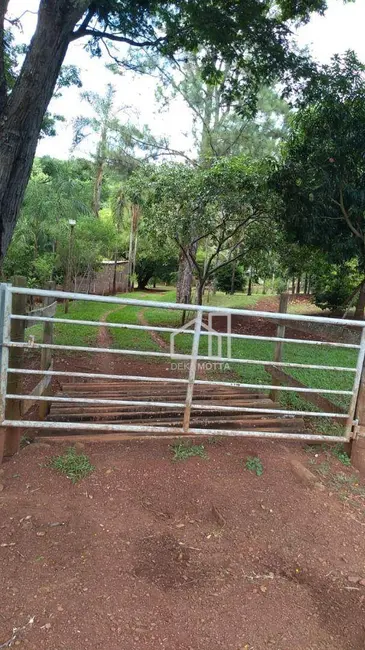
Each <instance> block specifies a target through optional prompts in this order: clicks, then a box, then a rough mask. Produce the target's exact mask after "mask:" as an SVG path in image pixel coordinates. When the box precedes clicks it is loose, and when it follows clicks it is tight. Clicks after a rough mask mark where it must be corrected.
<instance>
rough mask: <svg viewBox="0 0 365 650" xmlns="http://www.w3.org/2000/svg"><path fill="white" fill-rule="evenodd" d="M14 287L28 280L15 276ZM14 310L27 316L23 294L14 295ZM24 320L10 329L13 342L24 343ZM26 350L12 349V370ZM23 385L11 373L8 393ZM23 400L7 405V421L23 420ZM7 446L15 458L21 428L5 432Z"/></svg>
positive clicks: (25, 298) (10, 359) (6, 453)
mask: <svg viewBox="0 0 365 650" xmlns="http://www.w3.org/2000/svg"><path fill="white" fill-rule="evenodd" d="M12 284H13V286H14V287H25V286H26V284H27V280H26V278H25V277H23V276H21V275H15V276H14V277H13V278H12ZM11 297H12V308H11V313H13V314H20V315H21V314H25V311H26V304H27V297H26V295H22V294H12V296H11ZM24 330H25V321H24V320H13V321H12V322H11V327H10V337H11V340H12V341H16V342H21V343H23V342H24ZM23 356H24V350H23V349H21V348H10V352H9V366H10V368H21V367H22V365H23ZM20 383H21V378H20V375H17V374H14V373H10V374H9V375H8V381H7V389H6V390H7V392H8V393H11V394H19V387H20ZM21 404H22V402H21V400H20V399H19V400H10V401H9V402H8V403H7V405H6V419H7V420H20V419H21ZM5 431H6V433H5V445H4V456H14V454H16V453H18V451H19V449H20V438H21V429H20V428H19V427H9V428H8V429H6V430H5Z"/></svg>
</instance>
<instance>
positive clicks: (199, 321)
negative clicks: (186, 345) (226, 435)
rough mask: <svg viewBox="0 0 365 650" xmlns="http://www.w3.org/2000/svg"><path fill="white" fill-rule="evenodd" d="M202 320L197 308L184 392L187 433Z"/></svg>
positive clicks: (200, 312) (201, 313)
mask: <svg viewBox="0 0 365 650" xmlns="http://www.w3.org/2000/svg"><path fill="white" fill-rule="evenodd" d="M202 322H203V312H202V311H200V310H199V311H198V313H197V316H196V319H195V328H194V338H193V346H192V350H191V358H190V367H189V380H188V390H187V392H186V401H185V411H184V424H183V427H184V433H187V432H188V431H189V427H190V413H191V404H192V401H193V392H194V383H195V376H196V368H197V365H198V359H197V357H198V355H199V341H200V332H201V327H202Z"/></svg>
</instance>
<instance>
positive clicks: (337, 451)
mask: <svg viewBox="0 0 365 650" xmlns="http://www.w3.org/2000/svg"><path fill="white" fill-rule="evenodd" d="M332 454H333V455H334V456H336V458H337V460H339V461H340V463H342V464H343V465H346V467H351V458H350V457H349V456H348V454H347V453H346V452H345V451H344V448H343V445H336V446H335V447H333V449H332Z"/></svg>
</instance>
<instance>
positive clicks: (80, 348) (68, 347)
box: [4, 321, 356, 373]
mask: <svg viewBox="0 0 365 650" xmlns="http://www.w3.org/2000/svg"><path fill="white" fill-rule="evenodd" d="M70 322H71V323H73V324H75V321H70ZM178 333H179V332H178ZM4 345H8V347H11V348H31V349H34V350H43V349H49V350H68V351H71V352H98V353H100V352H105V353H109V354H125V355H132V356H140V357H163V358H165V359H166V358H168V359H170V358H171V354H170V352H149V351H147V350H124V349H122V348H118V349H117V348H95V347H85V346H81V345H53V344H46V343H34V342H33V341H31V342H28V343H17V342H16V341H10V343H8V344H4ZM173 358H174V359H176V360H177V359H179V360H180V361H190V359H191V356H190V355H189V354H180V353H178V352H176V353H174V355H173ZM197 360H198V361H214V362H215V361H217V362H227V361H228V359H227V357H209V356H201V355H199V356H198V357H197ZM229 362H230V363H243V364H248V365H259V366H278V367H283V368H306V369H312V370H340V371H344V372H355V373H356V368H349V367H347V366H344V367H343V366H320V365H316V364H309V363H287V362H286V361H280V362H279V361H276V362H275V363H274V362H273V361H264V360H262V359H232V358H230V359H229Z"/></svg>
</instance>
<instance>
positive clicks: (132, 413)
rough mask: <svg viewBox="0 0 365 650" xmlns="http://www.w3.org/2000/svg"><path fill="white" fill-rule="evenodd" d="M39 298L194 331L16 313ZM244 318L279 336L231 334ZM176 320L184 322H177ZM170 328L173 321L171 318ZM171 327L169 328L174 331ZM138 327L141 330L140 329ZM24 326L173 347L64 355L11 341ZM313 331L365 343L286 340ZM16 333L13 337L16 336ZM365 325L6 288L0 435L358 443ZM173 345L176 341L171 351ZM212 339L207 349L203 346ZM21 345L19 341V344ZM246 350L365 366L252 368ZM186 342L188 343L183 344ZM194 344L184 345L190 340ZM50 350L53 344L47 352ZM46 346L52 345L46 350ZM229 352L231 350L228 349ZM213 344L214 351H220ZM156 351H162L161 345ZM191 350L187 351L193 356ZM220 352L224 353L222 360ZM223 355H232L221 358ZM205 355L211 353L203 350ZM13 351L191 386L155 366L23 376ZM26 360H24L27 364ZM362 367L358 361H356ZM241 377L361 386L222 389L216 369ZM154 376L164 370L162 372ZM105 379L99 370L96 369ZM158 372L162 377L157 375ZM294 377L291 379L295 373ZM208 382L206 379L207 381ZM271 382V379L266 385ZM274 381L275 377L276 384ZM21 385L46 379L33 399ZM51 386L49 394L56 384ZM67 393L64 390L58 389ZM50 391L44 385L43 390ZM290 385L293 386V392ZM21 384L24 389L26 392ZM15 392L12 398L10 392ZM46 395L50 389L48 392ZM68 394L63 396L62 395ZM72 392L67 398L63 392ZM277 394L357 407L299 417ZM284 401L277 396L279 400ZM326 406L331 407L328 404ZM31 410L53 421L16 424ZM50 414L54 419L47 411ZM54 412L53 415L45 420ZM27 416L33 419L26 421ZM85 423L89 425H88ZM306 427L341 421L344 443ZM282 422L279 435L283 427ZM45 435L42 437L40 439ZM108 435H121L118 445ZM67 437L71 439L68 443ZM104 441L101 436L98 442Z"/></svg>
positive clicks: (0, 331)
mask: <svg viewBox="0 0 365 650" xmlns="http://www.w3.org/2000/svg"><path fill="white" fill-rule="evenodd" d="M25 295H26V296H28V297H29V296H33V297H38V298H42V299H43V300H44V301H45V304H48V305H50V304H51V303H53V304H54V303H55V301H65V300H82V301H90V302H93V303H101V302H104V303H108V306H109V305H112V306H113V307H114V306H115V310H117V309H121V308H122V307H125V306H135V307H136V308H139V309H141V310H144V309H146V308H148V309H149V310H153V309H155V308H156V309H159V310H161V309H163V310H166V312H168V313H169V314H171V313H172V312H176V311H178V312H180V313H182V312H186V313H187V316H188V319H189V318H190V319H191V318H192V317H193V320H190V321H189V323H188V324H187V325H185V326H183V327H182V328H178V327H176V326H174V327H172V326H171V327H170V326H159V325H154V324H153V322H152V323H151V324H144V323H143V322H142V324H134V323H133V324H132V323H128V322H119V323H118V322H103V321H92V320H78V321H74V320H73V321H71V320H70V319H69V318H62V317H56V316H54V312H55V309H54V308H52V307H50V308H49V309H48V311H47V310H43V311H42V310H38V311H37V312H36V313H33V314H32V313H27V314H24V313H15V312H16V311H17V310H16V309H15V310H14V308H13V307H14V301H13V298H14V297H15V296H16V297H19V296H25ZM217 316H221V317H224V318H225V321H226V325H227V326H226V329H225V330H224V331H223V332H222V331H220V332H218V331H214V330H213V325H212V324H213V318H216V317H217ZM233 316H234V317H237V316H241V317H243V318H259V319H261V320H262V319H263V320H264V321H266V320H268V321H269V322H270V323H271V324H272V323H273V322H274V323H275V324H276V325H278V334H279V336H256V335H255V334H246V333H243V334H240V333H237V332H235V333H231V334H229V331H230V325H231V320H232V317H233ZM175 320H176V319H175ZM170 321H171V318H170ZM170 321H169V319H168V318H167V321H164V322H170ZM139 322H140V321H139ZM20 323H21V324H23V331H24V328H26V327H28V328H29V327H31V326H32V325H34V324H40V323H42V324H48V326H50V325H51V324H52V325H53V324H56V325H60V324H62V326H63V327H68V326H70V325H72V326H73V327H74V326H75V323H77V325H78V326H79V327H80V328H83V327H92V328H94V327H96V328H102V327H106V328H108V330H109V331H113V329H118V330H124V331H130V332H131V331H134V332H138V331H146V332H152V335H153V336H154V337H155V338H156V337H159V339H160V340H161V339H163V340H164V341H165V342H166V343H165V346H160V348H159V349H155V350H151V349H149V350H141V349H130V348H128V349H123V347H122V348H116V347H112V345H110V346H107V347H96V346H78V345H59V344H56V343H54V342H53V341H52V339H51V338H50V339H43V343H39V342H35V339H34V336H28V340H26V338H27V335H26V336H25V338H24V340H19V337H15V339H16V340H14V337H13V340H12V332H14V331H15V330H16V326H17V325H18V327H19V324H20ZM300 323H302V324H304V325H308V323H315V325H316V326H317V327H318V326H319V325H320V326H321V327H323V328H325V326H331V328H332V329H333V328H334V327H338V328H342V329H343V328H344V327H346V326H349V327H351V330H352V331H353V332H355V334H356V333H358V339H356V342H350V343H349V342H346V343H345V342H341V341H337V342H335V341H332V342H329V341H327V340H324V339H323V338H321V337H319V340H311V339H305V338H304V337H300V338H299V339H297V338H286V337H285V325H286V326H287V327H290V326H291V327H293V326H294V325H296V326H297V327H298V326H299V325H298V324H300ZM14 327H15V330H14ZM364 328H365V322H363V321H352V320H351V321H350V320H342V319H332V318H322V317H310V316H302V315H296V314H286V313H275V314H274V313H271V312H258V311H250V310H239V309H225V308H218V307H209V306H197V305H182V304H175V303H167V302H163V301H162V302H161V301H160V302H157V301H154V300H153V301H152V300H151V301H149V300H134V299H126V298H117V297H106V296H95V295H85V294H77V293H66V292H59V291H53V290H39V289H29V288H22V287H16V286H12V285H10V284H1V285H0V342H1V357H0V361H1V400H0V427H4V428H6V429H5V430H6V431H7V432H9V434H11V431H12V430H13V429H14V428H18V430H19V427H21V429H22V430H26V429H35V430H36V431H37V434H38V435H45V434H46V435H48V436H49V435H52V436H53V435H56V434H57V433H58V435H60V434H68V435H70V434H72V435H75V434H86V433H88V434H89V435H91V434H93V435H95V434H97V433H102V434H103V435H104V436H105V439H108V438H111V437H113V439H116V437H117V436H116V435H115V434H118V435H119V436H120V437H123V436H127V435H133V436H136V437H139V436H143V437H150V436H154V437H156V436H157V437H172V436H181V435H198V436H212V435H223V436H241V437H251V438H269V439H286V440H288V439H289V440H303V441H307V442H311V441H326V442H345V441H349V440H350V439H351V438H354V437H356V435H357V427H356V424H357V422H356V420H355V409H356V403H357V396H358V391H359V385H360V380H361V375H362V369H363V364H364V356H365V334H364ZM177 335H180V336H183V335H184V336H186V335H188V336H190V338H192V345H191V346H189V348H188V352H186V353H179V352H176V350H175V349H174V345H175V343H176V341H175V338H176V336H177ZM168 337H170V338H171V348H170V345H169V341H168ZM204 337H208V339H207V340H206V343H208V341H209V344H208V345H207V344H206V343H204ZM20 338H21V337H20ZM224 338H226V340H225V341H223V339H224ZM239 339H241V340H243V341H247V342H249V341H250V342H252V341H257V342H262V341H269V342H273V343H275V344H276V346H279V348H278V347H277V348H276V350H278V349H279V350H280V346H281V347H282V344H284V343H285V346H287V345H289V346H290V345H299V344H300V345H303V346H304V345H305V346H317V347H318V348H320V347H321V346H325V347H326V348H327V349H330V348H349V349H353V350H356V351H357V362H356V363H354V365H353V366H351V367H350V366H340V367H335V366H332V365H324V364H304V363H299V362H298V363H297V362H292V363H289V362H285V361H281V360H278V359H281V355H280V354H279V355H277V354H276V355H275V358H274V360H270V359H262V360H261V359H257V358H256V359H250V358H245V355H243V357H242V358H241V357H239V358H235V357H234V355H233V354H232V353H231V349H232V344H233V343H234V341H235V340H239ZM180 340H181V339H180ZM185 340H186V339H185ZM45 341H46V342H45ZM47 341H48V342H47ZM222 342H223V345H222ZM213 344H214V345H213ZM156 347H157V345H156ZM185 347H186V346H185ZM213 347H217V352H216V354H214V353H213V352H214V350H213ZM224 347H225V350H223V348H224ZM201 348H203V350H202V349H201ZM14 350H23V351H24V350H28V351H29V350H31V351H40V355H43V361H44V356H45V354H47V355H49V354H50V352H49V351H52V353H57V354H58V357H57V359H60V358H61V354H62V355H66V356H67V355H69V354H70V352H74V353H75V354H76V353H77V354H80V353H82V354H84V355H88V358H89V356H90V355H99V356H98V359H99V358H100V355H107V358H108V359H114V358H117V359H119V362H122V361H123V363H124V362H125V364H126V367H127V368H128V364H129V363H130V362H129V361H128V360H131V359H136V358H138V359H140V360H142V361H145V360H146V359H147V360H149V361H151V359H157V360H165V361H166V360H167V361H169V362H173V363H172V364H171V368H172V367H174V368H175V366H176V367H177V368H178V369H179V364H183V366H184V368H185V369H186V376H179V373H178V376H172V371H169V372H168V373H167V374H166V372H165V374H164V376H158V375H159V371H158V370H157V368H158V364H154V365H152V364H149V368H150V369H151V368H152V374H153V375H154V376H146V374H143V373H134V374H133V372H132V373H130V372H129V373H128V372H100V371H99V372H97V371H91V370H90V371H89V370H88V369H87V370H85V371H82V372H81V371H80V372H78V371H76V372H75V371H73V370H69V371H68V370H67V369H66V370H65V369H64V368H63V369H62V368H61V369H57V366H59V365H60V364H58V363H57V359H56V358H55V359H54V366H53V365H52V364H51V362H50V361H49V363H48V365H47V366H46V368H45V366H44V363H43V364H42V365H41V364H40V363H39V365H38V366H34V363H33V364H32V365H31V367H29V364H27V365H28V367H24V366H25V363H24V360H23V365H20V364H18V363H17V364H15V366H13V367H12V366H11V364H10V365H9V359H12V357H13V358H14V353H13V351H14ZM20 356H21V355H20ZM354 361H355V356H354ZM203 363H205V364H206V368H208V370H207V371H203V373H200V374H199V366H200V365H201V364H203ZM226 363H229V366H230V367H233V368H236V367H237V366H239V365H240V364H243V365H249V366H251V367H252V366H255V365H256V366H257V365H259V366H260V367H263V368H264V369H268V370H270V369H271V370H272V369H273V370H274V371H276V372H279V371H281V370H282V369H283V368H286V369H289V371H291V370H290V369H296V368H300V369H305V370H308V371H309V370H320V371H326V372H327V371H328V372H329V373H330V372H337V373H351V376H353V379H354V380H353V384H352V389H351V390H337V389H335V388H326V389H323V388H318V387H314V386H311V385H307V382H306V385H300V384H298V382H297V383H295V381H294V385H293V384H292V385H283V383H282V382H281V383H279V382H278V381H277V380H274V383H273V384H271V383H269V382H268V383H266V384H261V383H251V382H250V381H246V382H245V381H236V380H235V379H236V378H237V375H234V374H233V373H232V372H231V373H230V375H229V376H226V377H225V379H227V380H226V381H220V380H219V379H217V372H213V374H212V373H211V372H210V369H211V367H210V366H209V364H213V370H214V367H215V366H214V364H226ZM155 369H156V370H155ZM96 370H97V369H96ZM154 370H155V372H154ZM291 372H292V371H291ZM202 375H203V376H202ZM268 376H269V375H268ZM273 376H274V377H275V374H274V375H273ZM14 377H22V378H24V377H28V378H29V377H32V378H33V379H34V378H35V377H38V378H40V380H41V381H40V385H41V388H39V385H38V387H37V390H36V391H34V390H33V391H30V390H29V389H27V388H26V386H27V384H26V383H25V384H24V385H25V388H24V387H23V392H22V393H19V392H11V391H12V387H13V386H14V385H16V382H15V383H14ZM51 380H52V381H53V382H56V380H57V387H58V388H57V390H56V389H55V383H53V384H52V383H51V386H48V387H47V384H48V383H49V382H50V381H51ZM61 381H63V382H64V383H63V384H62V385H61V384H60V382H61ZM42 382H43V383H42ZM289 384H290V382H289ZM19 385H20V382H18V386H19ZM9 386H10V391H9ZM42 387H47V390H43V389H42ZM60 387H61V389H60ZM65 387H66V388H65ZM267 391H270V395H274V398H275V394H276V393H275V392H276V391H288V393H290V392H292V393H295V394H297V395H302V396H303V397H307V398H308V397H309V396H311V397H313V396H318V398H319V399H321V398H323V396H326V399H325V401H326V402H327V403H329V404H331V402H329V401H328V399H327V397H331V396H336V395H345V396H347V398H348V399H349V402H350V405H349V410H348V412H347V413H344V412H341V410H340V409H338V408H335V404H333V408H332V409H331V408H330V409H327V410H323V409H322V410H316V411H313V410H296V409H283V408H280V407H279V406H278V403H277V401H276V400H275V399H274V398H273V399H269V398H268V396H267ZM277 394H278V393H277ZM323 399H324V398H323ZM27 402H31V403H32V404H38V403H40V404H43V408H44V405H45V406H46V407H47V408H46V409H45V410H44V413H45V415H46V419H43V420H42V419H40V418H39V414H38V412H37V413H35V414H34V415H32V416H31V417H30V416H29V412H31V413H32V412H33V410H34V409H30V410H29V409H28V410H27V409H26V408H25V409H24V408H23V409H22V410H21V411H20V412H21V413H22V415H21V416H18V417H16V416H15V417H14V412H13V414H12V415H11V416H10V417H9V416H8V413H9V404H12V403H18V404H19V403H20V404H21V405H24V404H25V405H26V404H27ZM48 407H51V409H50V411H49V408H48ZM47 410H48V415H47ZM26 411H28V412H26ZM86 413H87V415H86ZM303 418H329V419H330V420H331V421H332V420H335V421H336V422H337V421H342V422H343V424H344V428H343V434H342V435H340V436H336V435H322V434H319V433H317V432H314V433H310V430H308V428H305V427H304V426H303ZM279 422H280V425H279V424H278V423H279ZM42 432H43V434H42ZM108 434H114V435H113V436H110V435H108ZM64 437H65V436H64ZM98 438H99V436H98Z"/></svg>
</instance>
